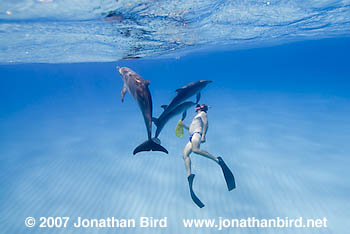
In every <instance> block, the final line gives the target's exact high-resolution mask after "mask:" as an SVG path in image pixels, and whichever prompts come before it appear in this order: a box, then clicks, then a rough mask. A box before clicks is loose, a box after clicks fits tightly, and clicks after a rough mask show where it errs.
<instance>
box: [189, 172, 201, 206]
mask: <svg viewBox="0 0 350 234" xmlns="http://www.w3.org/2000/svg"><path fill="white" fill-rule="evenodd" d="M193 179H194V174H191V175H189V176H188V177H187V180H188V185H189V187H190V193H191V198H192V200H193V202H194V203H196V205H197V206H198V207H199V208H203V207H204V204H203V203H202V202H201V200H199V198H198V197H197V196H196V194H195V193H194V192H193V189H192V185H193Z"/></svg>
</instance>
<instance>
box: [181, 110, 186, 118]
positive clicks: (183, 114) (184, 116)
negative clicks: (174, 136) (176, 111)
mask: <svg viewBox="0 0 350 234" xmlns="http://www.w3.org/2000/svg"><path fill="white" fill-rule="evenodd" d="M186 115H187V110H185V111H184V113H182V118H181V121H184V119H185V118H186Z"/></svg>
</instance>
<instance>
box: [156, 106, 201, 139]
mask: <svg viewBox="0 0 350 234" xmlns="http://www.w3.org/2000/svg"><path fill="white" fill-rule="evenodd" d="M196 104H197V103H194V102H184V103H181V104H180V105H178V106H176V107H175V109H173V110H172V111H170V112H168V113H167V114H165V115H161V116H160V117H159V118H152V121H153V122H154V124H155V125H156V126H157V130H156V135H155V138H157V137H158V136H159V134H160V132H161V131H162V129H163V128H164V126H165V124H166V123H167V122H168V121H169V120H170V119H171V118H173V117H174V116H176V115H178V114H180V113H183V114H182V119H181V120H184V119H185V117H186V113H187V109H189V108H191V107H192V106H194V105H196Z"/></svg>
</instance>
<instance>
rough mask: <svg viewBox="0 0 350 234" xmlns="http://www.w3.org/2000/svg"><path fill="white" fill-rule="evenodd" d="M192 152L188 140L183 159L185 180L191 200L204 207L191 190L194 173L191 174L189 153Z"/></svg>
mask: <svg viewBox="0 0 350 234" xmlns="http://www.w3.org/2000/svg"><path fill="white" fill-rule="evenodd" d="M191 152H192V143H191V142H188V143H187V145H186V146H185V149H184V154H183V159H184V162H185V167H186V172H187V180H188V186H189V188H190V195H191V198H192V201H193V202H194V203H195V204H196V205H197V206H198V207H199V208H202V207H204V204H203V203H202V202H201V200H199V198H198V197H197V196H196V194H195V193H194V191H193V188H192V186H193V179H194V174H191V158H190V154H191Z"/></svg>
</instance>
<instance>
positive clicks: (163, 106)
mask: <svg viewBox="0 0 350 234" xmlns="http://www.w3.org/2000/svg"><path fill="white" fill-rule="evenodd" d="M160 107H161V108H163V109H164V110H165V109H166V108H167V107H168V105H161V106H160Z"/></svg>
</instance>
